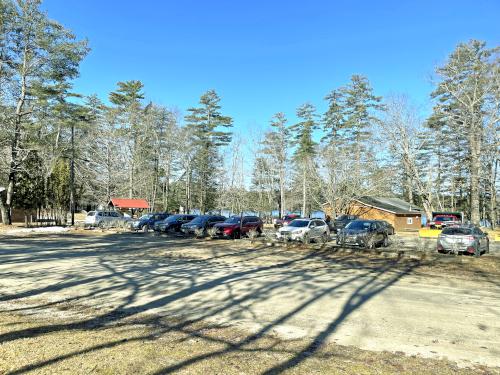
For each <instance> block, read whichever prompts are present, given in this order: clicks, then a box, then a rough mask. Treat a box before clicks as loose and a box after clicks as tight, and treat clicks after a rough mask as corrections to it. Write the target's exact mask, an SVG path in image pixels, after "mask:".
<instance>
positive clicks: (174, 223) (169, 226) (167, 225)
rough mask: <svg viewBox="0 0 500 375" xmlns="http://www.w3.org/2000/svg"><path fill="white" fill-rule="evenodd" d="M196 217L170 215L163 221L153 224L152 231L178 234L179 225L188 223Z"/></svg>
mask: <svg viewBox="0 0 500 375" xmlns="http://www.w3.org/2000/svg"><path fill="white" fill-rule="evenodd" d="M196 216H197V215H184V214H178V215H172V216H169V217H167V218H166V219H165V220H163V221H160V222H158V223H156V224H155V226H154V230H155V232H165V233H166V232H179V231H180V230H181V225H182V224H185V223H189V222H190V221H191V220H193V219H194V218H195V217H196Z"/></svg>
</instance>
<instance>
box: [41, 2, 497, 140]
mask: <svg viewBox="0 0 500 375" xmlns="http://www.w3.org/2000/svg"><path fill="white" fill-rule="evenodd" d="M43 8H44V9H46V10H47V12H48V14H49V16H50V17H51V18H53V19H55V20H57V21H59V22H61V23H62V24H63V25H65V26H66V27H68V28H69V29H71V30H73V31H74V32H75V33H76V34H77V36H78V37H80V38H88V40H89V44H90V47H91V49H92V51H91V52H90V54H89V55H88V56H87V57H86V59H85V60H84V61H83V63H82V65H81V75H80V78H79V79H78V80H77V81H76V82H75V90H76V91H78V92H81V93H83V94H91V93H97V94H98V95H99V96H100V97H101V98H103V99H105V98H107V95H108V93H109V92H110V91H112V90H114V89H115V87H116V82H118V81H124V80H131V79H137V80H141V81H142V82H143V83H144V84H145V92H146V95H147V98H148V99H151V100H153V101H154V102H157V103H159V104H163V105H167V106H174V107H177V108H178V109H180V110H181V111H183V112H185V110H186V109H187V108H188V107H190V106H193V105H196V104H197V101H198V99H199V97H200V95H201V94H202V93H203V92H205V91H206V90H208V89H211V88H213V89H215V90H216V91H217V92H218V93H219V95H220V96H221V97H222V106H223V111H224V113H225V114H227V115H230V116H232V117H233V118H234V124H235V128H236V129H238V130H239V131H240V132H242V131H243V132H244V131H245V130H246V129H249V128H253V129H255V128H264V127H266V126H267V123H268V121H269V119H270V117H271V116H272V115H273V114H274V113H276V112H278V111H281V112H285V113H286V114H287V115H288V116H290V117H291V118H293V116H294V113H295V109H296V107H297V106H299V105H300V104H302V103H304V102H306V101H310V102H312V103H313V104H315V105H317V107H318V109H319V110H320V111H323V110H324V109H325V104H324V101H323V97H324V96H325V95H326V94H327V93H328V92H329V91H330V90H332V89H334V88H336V87H339V86H341V85H344V84H345V83H347V82H348V80H349V78H350V76H351V75H352V74H364V75H366V76H367V77H368V79H369V80H370V82H371V83H372V86H373V87H374V89H375V93H376V94H377V95H382V96H387V95H390V94H395V93H403V94H407V95H408V96H409V97H410V98H411V99H412V100H413V101H414V102H415V103H416V104H417V105H418V106H420V107H421V108H422V110H423V111H427V110H428V109H429V108H430V103H429V99H428V96H429V93H430V92H431V91H432V84H431V77H432V74H433V70H434V67H435V66H436V65H438V64H441V63H442V62H443V61H444V60H445V59H446V56H447V55H448V54H449V53H450V52H451V51H452V50H453V49H454V47H455V46H456V44H457V43H459V42H460V41H467V40H469V39H471V38H476V39H481V40H485V41H487V42H488V44H489V45H490V47H491V46H493V45H498V44H499V39H500V38H499V37H500V26H499V24H500V23H499V21H498V16H499V14H500V1H498V0H476V1H474V2H472V1H463V0H455V1H437V0H434V1H427V0H424V1H417V0H414V1H403V0H400V1H356V0H353V1H348V0H345V1H311V0H310V1H300V2H299V1H270V0H269V1H261V0H256V1H236V0H232V1H229V0H228V1H220V0H211V1H201V0H200V1H194V0H184V1H161V0H156V1H153V0H143V1H129V0H121V1H111V0H100V1H95V0H85V1H81V0H46V1H45V2H44V4H43Z"/></svg>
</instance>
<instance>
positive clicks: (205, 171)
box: [185, 90, 233, 213]
mask: <svg viewBox="0 0 500 375" xmlns="http://www.w3.org/2000/svg"><path fill="white" fill-rule="evenodd" d="M219 103H220V97H219V96H218V95H217V93H216V92H215V90H209V91H207V92H206V93H205V94H203V95H202V96H201V98H200V102H199V104H200V106H199V107H195V108H189V109H188V112H189V114H188V115H187V116H186V117H185V121H186V127H187V130H188V131H189V132H190V139H191V144H192V147H193V148H194V149H195V152H196V154H195V156H194V161H195V162H194V169H193V174H194V176H195V178H196V180H197V181H196V183H197V187H198V205H199V209H200V211H201V212H202V213H204V212H206V211H207V210H209V209H212V208H214V204H215V200H216V187H217V181H215V175H216V170H217V168H218V166H219V164H220V160H219V149H220V148H221V147H222V146H225V145H227V144H228V143H229V142H231V132H228V131H225V130H224V129H225V128H230V127H231V126H232V124H233V120H232V118H231V117H228V116H224V115H223V114H222V113H221V112H220V110H221V106H220V104H219ZM187 208H189V207H187Z"/></svg>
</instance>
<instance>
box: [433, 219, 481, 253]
mask: <svg viewBox="0 0 500 375" xmlns="http://www.w3.org/2000/svg"><path fill="white" fill-rule="evenodd" d="M437 251H438V252H440V253H445V252H446V253H450V252H451V253H456V254H459V253H469V254H474V255H475V256H477V257H478V256H480V255H481V254H482V253H489V252H490V239H489V238H488V233H485V232H483V231H482V230H481V229H479V228H478V227H476V226H473V225H457V226H452V227H451V226H450V227H446V228H444V229H443V231H442V232H441V233H440V234H439V236H438V239H437Z"/></svg>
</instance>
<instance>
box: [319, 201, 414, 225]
mask: <svg viewBox="0 0 500 375" xmlns="http://www.w3.org/2000/svg"><path fill="white" fill-rule="evenodd" d="M324 210H325V212H326V213H327V214H328V206H327V205H325V206H324ZM347 213H348V214H351V215H357V216H359V217H360V218H362V219H370V220H385V221H388V222H389V223H391V224H392V225H393V226H394V229H395V230H396V232H397V231H402V230H418V229H419V228H420V227H421V226H422V222H421V220H422V210H421V209H420V208H419V207H416V206H415V205H412V204H410V203H408V202H405V201H404V200H402V199H399V198H385V197H360V198H358V199H355V200H353V201H352V202H351V203H350V205H349V209H348V212H347Z"/></svg>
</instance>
